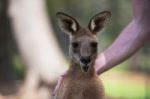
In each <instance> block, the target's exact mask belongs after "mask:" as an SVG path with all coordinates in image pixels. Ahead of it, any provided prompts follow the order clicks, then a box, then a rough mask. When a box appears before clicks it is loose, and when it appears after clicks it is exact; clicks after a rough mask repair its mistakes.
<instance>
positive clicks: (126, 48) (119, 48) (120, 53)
mask: <svg viewBox="0 0 150 99" xmlns="http://www.w3.org/2000/svg"><path fill="white" fill-rule="evenodd" d="M148 10H150V1H148V0H143V1H141V0H133V19H132V21H131V22H130V23H129V25H127V27H126V28H125V29H124V30H123V31H122V32H121V33H120V35H119V36H118V37H117V39H116V40H115V41H114V43H112V45H111V46H110V47H108V48H107V49H106V50H104V52H102V53H101V54H99V56H98V57H97V59H96V62H95V66H96V71H97V73H98V74H101V73H103V72H105V71H107V70H109V69H110V68H112V67H114V66H116V65H117V64H119V63H121V62H122V61H124V60H126V59H127V58H129V57H130V56H132V55H133V54H134V53H135V52H137V51H138V50H139V49H140V48H141V47H142V46H143V45H144V44H145V42H147V40H148V39H149V37H150V29H149V27H150V20H149V17H150V13H148Z"/></svg>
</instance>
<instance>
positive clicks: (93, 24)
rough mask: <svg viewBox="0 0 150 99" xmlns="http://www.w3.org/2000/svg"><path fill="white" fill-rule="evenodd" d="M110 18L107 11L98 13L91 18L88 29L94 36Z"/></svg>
mask: <svg viewBox="0 0 150 99" xmlns="http://www.w3.org/2000/svg"><path fill="white" fill-rule="evenodd" d="M110 17H111V12H109V11H103V12H100V13H98V14H96V15H95V16H93V17H92V18H91V20H90V23H89V25H88V28H89V29H90V31H91V32H92V33H95V34H96V33H97V32H99V31H100V30H102V29H103V27H104V26H105V25H106V24H107V23H108V21H109V19H110Z"/></svg>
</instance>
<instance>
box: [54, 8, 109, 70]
mask: <svg viewBox="0 0 150 99" xmlns="http://www.w3.org/2000/svg"><path fill="white" fill-rule="evenodd" d="M56 16H57V19H58V24H59V26H60V28H61V30H62V31H63V32H65V33H67V34H68V35H69V37H70V46H69V53H70V56H71V58H72V60H73V61H74V62H75V63H77V64H79V66H80V67H81V70H82V71H83V72H87V71H88V70H89V67H90V66H91V65H92V64H93V63H94V61H95V58H96V57H97V51H98V47H97V43H98V40H97V33H98V32H99V31H101V30H102V29H103V28H104V27H105V25H106V23H107V22H108V20H109V19H110V17H111V13H110V12H109V11H103V12H101V13H98V14H96V15H95V16H93V17H92V18H91V20H90V22H89V24H88V26H87V27H86V28H82V27H81V26H80V25H79V23H78V22H77V21H76V20H75V19H74V18H73V17H71V16H69V15H67V14H65V13H62V12H58V13H57V14H56Z"/></svg>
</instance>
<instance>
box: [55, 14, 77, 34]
mask: <svg viewBox="0 0 150 99" xmlns="http://www.w3.org/2000/svg"><path fill="white" fill-rule="evenodd" d="M56 16H57V19H58V24H59V27H60V28H61V30H62V31H64V32H65V33H67V34H74V33H75V32H76V31H78V30H79V28H80V25H79V24H78V22H77V21H76V19H74V18H73V17H71V16H69V15H67V14H65V13H63V12H57V14H56Z"/></svg>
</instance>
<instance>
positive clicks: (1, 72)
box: [0, 0, 150, 99]
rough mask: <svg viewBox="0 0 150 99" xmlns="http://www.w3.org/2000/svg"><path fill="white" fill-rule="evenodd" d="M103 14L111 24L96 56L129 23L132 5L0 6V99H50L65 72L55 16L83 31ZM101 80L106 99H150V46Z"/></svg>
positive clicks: (80, 1)
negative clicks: (108, 15)
mask: <svg viewBox="0 0 150 99" xmlns="http://www.w3.org/2000/svg"><path fill="white" fill-rule="evenodd" d="M103 10H109V11H111V12H112V18H111V22H110V24H109V25H108V26H107V28H106V30H105V31H104V32H103V33H102V34H101V35H100V37H99V42H100V43H99V52H102V51H103V50H104V49H106V48H107V47H108V46H109V45H110V44H111V43H112V42H113V41H114V40H115V38H116V37H117V35H118V34H119V33H120V32H121V31H122V29H123V28H124V27H125V26H126V25H127V24H128V23H129V22H130V21H131V19H132V5H131V0H19V1H18V0H0V99H49V98H50V97H51V94H52V90H53V89H54V86H55V84H56V80H57V79H58V77H59V76H60V75H61V74H62V73H63V72H65V70H66V69H67V68H68V66H69V55H68V44H69V39H68V36H67V35H65V34H64V33H62V32H61V31H60V29H59V27H58V25H57V20H56V16H55V15H56V13H57V12H58V11H61V12H65V13H68V14H69V15H71V16H73V17H75V18H76V19H77V20H78V22H79V23H80V24H81V25H82V26H87V24H88V22H89V20H90V18H91V17H92V16H93V15H95V14H97V13H99V12H101V11H103ZM101 79H102V82H103V84H104V87H105V92H106V96H107V99H150V44H148V43H147V44H146V45H145V46H144V47H143V48H142V49H141V50H139V51H138V52H137V53H136V54H135V55H134V56H132V57H131V58H130V59H128V60H127V61H125V62H123V63H122V64H120V65H118V66H116V67H115V68H113V69H111V70H109V71H107V72H105V73H104V74H102V75H101Z"/></svg>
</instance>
